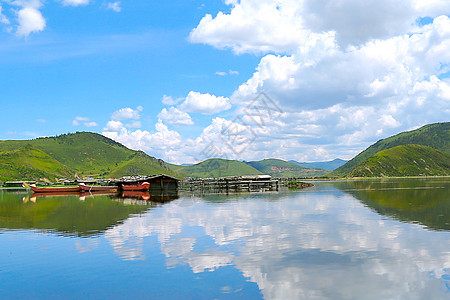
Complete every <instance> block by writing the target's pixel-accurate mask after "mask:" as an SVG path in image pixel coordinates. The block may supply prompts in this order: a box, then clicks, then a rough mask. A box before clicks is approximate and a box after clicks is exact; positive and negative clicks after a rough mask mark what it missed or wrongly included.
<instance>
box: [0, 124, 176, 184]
mask: <svg viewBox="0 0 450 300" xmlns="http://www.w3.org/2000/svg"><path fill="white" fill-rule="evenodd" d="M26 145H31V146H32V147H33V148H35V149H38V150H40V151H41V152H42V153H45V154H46V155H47V156H48V157H50V158H51V159H53V160H54V161H56V162H57V163H58V164H54V165H53V166H50V167H49V169H46V174H45V176H44V177H45V178H49V179H53V178H54V177H61V176H63V177H74V175H75V173H78V175H80V176H86V175H91V176H96V177H105V178H108V177H111V176H114V177H121V176H123V175H149V174H162V173H164V174H169V175H175V173H173V172H170V171H168V169H167V167H166V165H165V163H164V162H163V161H161V160H157V159H155V158H154V157H151V156H148V155H147V154H145V153H143V152H138V151H134V150H131V149H128V148H126V147H125V146H123V145H121V144H119V143H117V142H115V141H113V140H111V139H109V138H106V137H104V136H102V135H99V134H96V133H89V132H79V133H75V134H64V135H61V136H57V137H50V138H39V139H36V140H31V141H2V142H0V152H5V151H16V150H17V149H20V148H23V147H25V146H26ZM36 159H37V158H35V157H33V156H31V157H30V163H31V164H34V163H32V162H31V161H33V160H36ZM36 164H38V162H36ZM8 167H9V169H12V170H20V169H21V168H23V163H22V161H21V160H15V161H11V163H10V164H9V165H8ZM5 169H6V168H5V165H3V164H2V165H1V166H0V179H3V180H11V179H40V178H42V176H43V175H41V174H39V175H36V174H31V173H29V174H27V176H22V175H23V174H22V173H23V172H16V173H15V174H14V176H10V177H8V176H2V174H6V172H5ZM60 169H62V170H64V171H67V172H66V173H67V174H66V173H63V174H61V171H60ZM19 175H20V176H19ZM37 176H38V178H37Z"/></svg>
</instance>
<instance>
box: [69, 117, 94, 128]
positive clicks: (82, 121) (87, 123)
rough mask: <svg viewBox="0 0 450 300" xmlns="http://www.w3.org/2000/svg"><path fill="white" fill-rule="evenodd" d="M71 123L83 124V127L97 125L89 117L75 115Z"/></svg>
mask: <svg viewBox="0 0 450 300" xmlns="http://www.w3.org/2000/svg"><path fill="white" fill-rule="evenodd" d="M72 125H73V126H80V125H84V126H85V127H96V126H98V124H97V123H96V122H92V121H91V120H90V119H89V118H87V117H76V118H75V119H74V120H73V121H72Z"/></svg>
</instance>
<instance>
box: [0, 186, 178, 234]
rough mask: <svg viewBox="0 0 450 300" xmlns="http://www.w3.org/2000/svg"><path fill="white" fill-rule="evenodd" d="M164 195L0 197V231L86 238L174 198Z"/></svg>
mask: <svg viewBox="0 0 450 300" xmlns="http://www.w3.org/2000/svg"><path fill="white" fill-rule="evenodd" d="M176 198H177V197H176V196H174V195H166V194H156V195H150V194H148V192H147V194H124V195H119V196H118V195H117V194H115V193H82V194H80V193H54V194H52V193H48V194H47V193H45V194H39V193H38V194H36V193H35V194H32V195H30V194H28V193H23V192H22V193H20V192H19V193H10V192H2V193H1V194H0V231H1V228H4V229H38V230H44V231H51V232H56V233H58V234H62V235H69V236H80V237H89V236H95V235H99V234H101V233H103V232H104V231H105V230H106V229H108V228H111V227H113V226H114V225H116V224H118V223H120V222H122V221H123V220H125V219H127V218H129V217H130V216H132V215H135V214H143V213H144V212H145V211H147V210H148V209H149V208H151V207H154V206H157V205H159V203H163V202H167V201H171V200H173V199H176Z"/></svg>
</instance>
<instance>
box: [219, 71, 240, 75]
mask: <svg viewBox="0 0 450 300" xmlns="http://www.w3.org/2000/svg"><path fill="white" fill-rule="evenodd" d="M216 75H219V76H227V75H239V72H238V71H233V70H229V71H228V72H223V71H217V72H216Z"/></svg>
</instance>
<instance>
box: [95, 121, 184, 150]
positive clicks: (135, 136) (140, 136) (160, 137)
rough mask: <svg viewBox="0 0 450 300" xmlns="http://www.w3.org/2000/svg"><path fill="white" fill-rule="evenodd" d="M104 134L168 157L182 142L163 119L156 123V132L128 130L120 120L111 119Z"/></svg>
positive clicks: (132, 146) (127, 144) (133, 147)
mask: <svg viewBox="0 0 450 300" xmlns="http://www.w3.org/2000/svg"><path fill="white" fill-rule="evenodd" d="M102 134H103V135H104V136H107V137H109V138H111V139H113V140H116V141H118V142H120V143H122V144H124V145H126V146H127V147H129V148H131V149H139V150H143V151H146V152H148V153H151V154H152V155H155V156H157V157H166V156H167V153H169V152H170V151H171V149H173V148H176V147H177V146H178V145H179V144H180V143H181V136H180V134H179V133H178V132H176V131H173V130H169V128H168V127H167V125H165V124H164V123H163V122H162V120H159V121H158V123H156V125H155V132H153V133H151V132H149V131H146V130H140V129H138V130H135V131H130V130H128V129H127V128H126V127H125V126H124V124H123V123H122V122H120V121H114V120H112V121H109V122H108V123H107V125H106V127H105V128H104V129H103V132H102Z"/></svg>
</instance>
